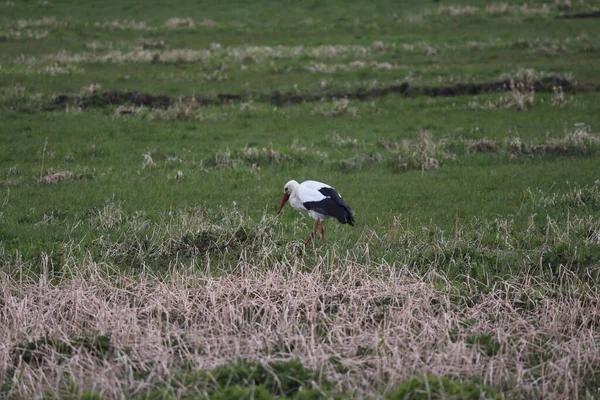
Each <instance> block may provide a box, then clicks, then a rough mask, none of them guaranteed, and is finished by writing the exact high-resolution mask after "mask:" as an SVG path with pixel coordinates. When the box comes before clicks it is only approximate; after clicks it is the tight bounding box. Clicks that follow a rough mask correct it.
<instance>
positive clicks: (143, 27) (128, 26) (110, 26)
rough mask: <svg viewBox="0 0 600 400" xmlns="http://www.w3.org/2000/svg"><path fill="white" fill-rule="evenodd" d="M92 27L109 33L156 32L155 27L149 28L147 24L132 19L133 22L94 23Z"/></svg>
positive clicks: (116, 20)
mask: <svg viewBox="0 0 600 400" xmlns="http://www.w3.org/2000/svg"><path fill="white" fill-rule="evenodd" d="M94 26H95V27H96V28H101V29H106V30H109V31H114V30H120V31H123V30H133V31H154V30H156V27H153V26H151V25H150V24H148V23H147V22H144V21H136V20H135V19H133V20H127V19H125V20H119V19H115V20H112V21H106V22H96V23H94Z"/></svg>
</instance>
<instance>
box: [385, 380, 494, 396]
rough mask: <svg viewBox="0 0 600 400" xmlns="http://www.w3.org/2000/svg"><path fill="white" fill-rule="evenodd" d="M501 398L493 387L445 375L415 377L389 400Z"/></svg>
mask: <svg viewBox="0 0 600 400" xmlns="http://www.w3.org/2000/svg"><path fill="white" fill-rule="evenodd" d="M449 398H450V399H454V398H456V399H463V400H480V399H501V398H502V396H500V395H499V394H498V393H497V392H496V391H495V390H494V389H493V388H492V387H490V386H487V385H481V384H478V383H475V382H473V381H465V382H463V381H460V380H458V379H452V378H448V377H445V376H442V377H439V376H423V377H415V378H412V379H411V380H409V381H406V382H404V383H402V384H401V385H400V386H399V387H398V389H396V390H395V391H394V392H392V393H390V394H388V395H387V396H386V399H388V400H407V399H411V400H438V399H439V400H442V399H449Z"/></svg>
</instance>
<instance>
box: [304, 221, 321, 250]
mask: <svg viewBox="0 0 600 400" xmlns="http://www.w3.org/2000/svg"><path fill="white" fill-rule="evenodd" d="M318 227H319V220H316V221H315V226H314V228H313V230H312V233H311V234H310V236H309V237H308V239H306V242H304V245H305V246H306V245H307V244H309V243H310V241H311V239H312V238H313V236H315V233H316V232H317V228H318Z"/></svg>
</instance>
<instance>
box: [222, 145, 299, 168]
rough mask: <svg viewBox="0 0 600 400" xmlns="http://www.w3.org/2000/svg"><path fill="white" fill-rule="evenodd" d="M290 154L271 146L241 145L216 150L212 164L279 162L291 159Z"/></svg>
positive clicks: (226, 165) (233, 164)
mask: <svg viewBox="0 0 600 400" xmlns="http://www.w3.org/2000/svg"><path fill="white" fill-rule="evenodd" d="M291 159H292V156H291V155H289V154H287V153H285V152H283V151H280V150H275V149H274V148H272V147H262V148H261V147H249V146H246V147H243V148H241V149H238V150H235V151H231V150H230V149H227V151H225V152H218V153H216V154H215V157H214V165H215V166H217V167H234V168H235V167H238V166H240V165H248V164H251V165H253V164H256V165H260V164H279V163H281V162H283V161H285V160H291Z"/></svg>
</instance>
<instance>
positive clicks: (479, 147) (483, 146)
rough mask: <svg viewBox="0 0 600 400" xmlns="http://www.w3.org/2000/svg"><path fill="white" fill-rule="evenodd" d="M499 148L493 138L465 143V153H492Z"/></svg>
mask: <svg viewBox="0 0 600 400" xmlns="http://www.w3.org/2000/svg"><path fill="white" fill-rule="evenodd" d="M498 150H499V146H498V144H497V143H496V142H495V141H493V140H487V139H480V140H473V141H470V142H468V143H467V153H485V152H491V153H494V152H496V151H498Z"/></svg>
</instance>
